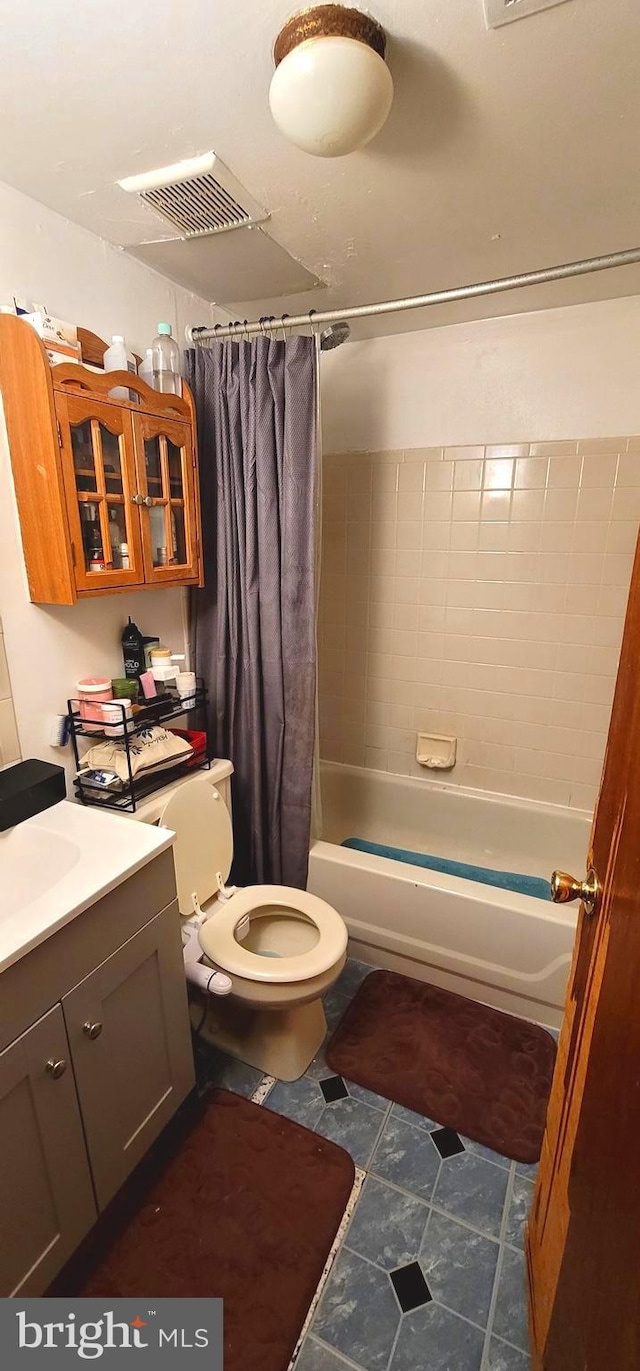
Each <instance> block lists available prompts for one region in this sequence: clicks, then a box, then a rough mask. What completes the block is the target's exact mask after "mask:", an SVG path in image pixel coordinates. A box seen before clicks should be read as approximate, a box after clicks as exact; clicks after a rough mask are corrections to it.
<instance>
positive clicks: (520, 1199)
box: [504, 1175, 533, 1248]
mask: <svg viewBox="0 0 640 1371" xmlns="http://www.w3.org/2000/svg"><path fill="white" fill-rule="evenodd" d="M532 1204H533V1181H528V1180H527V1179H526V1177H525V1176H518V1175H515V1176H514V1178H513V1190H512V1193H511V1203H510V1205H509V1212H508V1215H507V1225H506V1229H505V1234H504V1241H505V1242H510V1243H511V1245H512V1247H522V1248H524V1235H525V1228H526V1223H527V1219H528V1217H529V1210H530V1209H531V1205H532Z"/></svg>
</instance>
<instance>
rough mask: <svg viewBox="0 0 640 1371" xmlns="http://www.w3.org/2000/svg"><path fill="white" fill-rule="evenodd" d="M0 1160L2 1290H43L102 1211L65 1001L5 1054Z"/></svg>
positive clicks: (0, 1078)
mask: <svg viewBox="0 0 640 1371" xmlns="http://www.w3.org/2000/svg"><path fill="white" fill-rule="evenodd" d="M47 1063H51V1065H50V1066H49V1068H48V1069H47ZM0 1162H1V1164H0V1234H2V1241H1V1242H0V1295H17V1294H21V1295H41V1294H42V1293H43V1291H44V1290H46V1287H47V1286H48V1285H49V1283H50V1281H51V1280H52V1279H53V1277H54V1276H55V1274H56V1272H57V1271H59V1269H60V1267H61V1266H62V1265H63V1264H64V1262H65V1261H66V1260H67V1258H68V1257H70V1256H71V1253H72V1252H73V1250H74V1248H76V1247H77V1246H78V1244H79V1242H80V1241H81V1239H82V1238H83V1237H84V1235H85V1233H87V1232H88V1231H89V1229H90V1228H91V1226H92V1224H93V1223H95V1220H96V1217H97V1215H96V1204H95V1199H94V1195H93V1189H92V1185H91V1176H90V1172H89V1163H88V1159H87V1153H86V1148H85V1143H84V1137H83V1133H82V1124H81V1122H80V1110H79V1108H78V1100H77V1097H76V1090H75V1084H74V1079H73V1071H72V1070H71V1063H70V1059H69V1044H68V1042H67V1036H66V1033H65V1030H64V1019H63V1017H62V1009H61V1008H60V1005H56V1006H55V1008H54V1009H51V1010H50V1011H49V1013H48V1014H45V1015H44V1017H43V1018H42V1019H39V1020H38V1022H37V1023H35V1024H33V1026H32V1027H31V1028H30V1029H29V1030H28V1032H26V1033H23V1034H22V1037H20V1038H17V1039H16V1041H15V1042H14V1043H12V1044H11V1046H10V1047H7V1048H5V1051H4V1052H2V1053H0Z"/></svg>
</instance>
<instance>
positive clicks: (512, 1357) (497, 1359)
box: [303, 1338, 531, 1371]
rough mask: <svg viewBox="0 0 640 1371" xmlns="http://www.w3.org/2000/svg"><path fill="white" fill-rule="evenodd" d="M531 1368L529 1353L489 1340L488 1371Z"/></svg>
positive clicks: (515, 1370) (320, 1369)
mask: <svg viewBox="0 0 640 1371" xmlns="http://www.w3.org/2000/svg"><path fill="white" fill-rule="evenodd" d="M530 1366H531V1359H530V1357H529V1354H528V1352H519V1351H518V1349H517V1348H516V1347H509V1345H508V1343H506V1342H501V1340H500V1338H491V1339H490V1340H489V1350H488V1356H487V1365H486V1371H529V1368H530ZM303 1371H304V1368H303ZM310 1371H314V1368H313V1367H311V1368H310ZM318 1371H324V1368H323V1367H322V1366H320V1367H319V1368H318ZM327 1371H333V1368H332V1367H327Z"/></svg>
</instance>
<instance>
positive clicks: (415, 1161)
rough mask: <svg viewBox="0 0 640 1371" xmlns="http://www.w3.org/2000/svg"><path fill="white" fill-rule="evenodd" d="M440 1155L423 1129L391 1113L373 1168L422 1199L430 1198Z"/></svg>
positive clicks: (373, 1161)
mask: <svg viewBox="0 0 640 1371" xmlns="http://www.w3.org/2000/svg"><path fill="white" fill-rule="evenodd" d="M439 1167H440V1155H439V1153H438V1152H437V1150H436V1148H435V1145H434V1143H432V1141H431V1136H430V1134H429V1133H427V1131H426V1129H424V1128H414V1127H413V1126H412V1125H411V1124H409V1123H405V1122H404V1120H403V1119H399V1118H397V1117H394V1114H393V1111H392V1112H391V1114H390V1115H389V1117H388V1119H387V1121H386V1123H385V1126H384V1129H383V1132H382V1136H381V1138H380V1141H379V1143H378V1146H377V1147H376V1150H375V1153H374V1155H373V1157H372V1159H371V1171H372V1172H374V1174H375V1175H376V1176H381V1177H382V1179H383V1180H388V1181H393V1183H394V1185H399V1186H400V1188H401V1189H402V1190H410V1191H411V1193H412V1194H413V1195H419V1196H420V1198H421V1199H423V1200H429V1199H430V1198H431V1195H432V1192H433V1187H434V1184H435V1180H436V1176H437V1175H438V1169H439Z"/></svg>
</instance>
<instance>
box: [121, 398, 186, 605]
mask: <svg viewBox="0 0 640 1371" xmlns="http://www.w3.org/2000/svg"><path fill="white" fill-rule="evenodd" d="M133 427H134V433H135V444H136V459H137V464H138V485H139V488H140V492H141V494H142V499H143V504H142V506H141V518H142V546H143V555H144V569H145V579H146V581H147V582H151V583H155V584H157V585H166V584H171V585H175V584H177V583H178V584H179V583H180V582H189V581H192V582H197V581H198V579H199V565H200V548H199V539H198V507H199V506H198V492H197V468H196V455H195V447H194V443H193V433H192V428H191V424H189V423H185V422H184V421H182V420H179V419H164V418H162V417H160V416H159V415H152V414H134V416H133Z"/></svg>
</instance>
